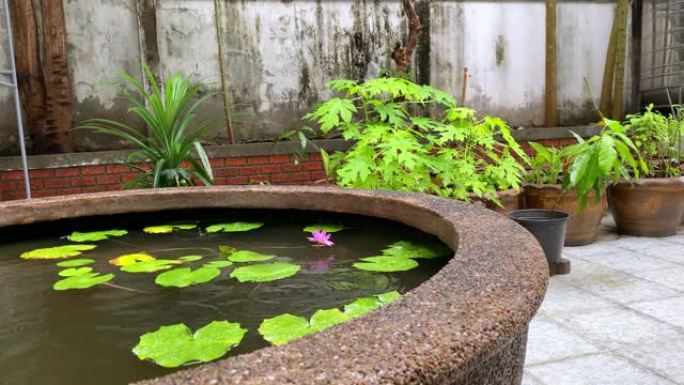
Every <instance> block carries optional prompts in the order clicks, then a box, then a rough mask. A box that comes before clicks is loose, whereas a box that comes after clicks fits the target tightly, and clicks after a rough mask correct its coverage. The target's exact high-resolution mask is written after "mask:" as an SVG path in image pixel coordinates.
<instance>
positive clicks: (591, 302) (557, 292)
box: [539, 276, 614, 316]
mask: <svg viewBox="0 0 684 385" xmlns="http://www.w3.org/2000/svg"><path fill="white" fill-rule="evenodd" d="M562 278H563V277H562V276H556V277H552V278H551V279H550V280H549V289H548V290H547V291H546V296H545V297H544V302H542V305H541V308H540V309H539V314H543V315H545V316H553V315H557V314H564V313H572V314H576V313H582V312H586V311H590V310H595V309H600V308H604V307H609V306H612V305H614V304H613V303H612V302H610V301H608V300H605V299H603V298H601V297H598V296H596V295H594V294H591V293H588V292H586V291H584V290H581V289H578V288H576V287H574V286H572V285H569V284H567V283H565V282H564V281H563V280H562Z"/></svg>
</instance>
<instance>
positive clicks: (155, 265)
mask: <svg viewBox="0 0 684 385" xmlns="http://www.w3.org/2000/svg"><path fill="white" fill-rule="evenodd" d="M180 263H182V262H181V261H177V260H175V259H155V260H153V261H145V262H138V263H134V264H131V265H125V266H122V267H121V271H125V272H127V273H154V272H155V271H160V270H168V269H170V268H172V267H173V266H174V265H178V264H180Z"/></svg>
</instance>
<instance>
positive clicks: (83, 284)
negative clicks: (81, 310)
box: [52, 273, 114, 291]
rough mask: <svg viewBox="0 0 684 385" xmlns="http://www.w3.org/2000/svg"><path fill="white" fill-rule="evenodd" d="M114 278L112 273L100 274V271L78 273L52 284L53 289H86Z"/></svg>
mask: <svg viewBox="0 0 684 385" xmlns="http://www.w3.org/2000/svg"><path fill="white" fill-rule="evenodd" d="M113 278H114V274H105V275H100V273H85V274H78V275H74V276H72V277H68V278H64V279H61V280H59V281H57V282H55V284H54V285H52V288H53V289H55V290H60V291H61V290H71V289H88V288H91V287H93V286H96V285H101V284H103V283H106V282H109V281H111V280H112V279H113Z"/></svg>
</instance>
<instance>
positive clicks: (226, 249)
mask: <svg viewBox="0 0 684 385" xmlns="http://www.w3.org/2000/svg"><path fill="white" fill-rule="evenodd" d="M218 251H219V255H221V256H222V257H227V256H229V255H231V254H233V253H234V252H236V251H237V249H236V248H234V247H231V246H228V245H219V247H218Z"/></svg>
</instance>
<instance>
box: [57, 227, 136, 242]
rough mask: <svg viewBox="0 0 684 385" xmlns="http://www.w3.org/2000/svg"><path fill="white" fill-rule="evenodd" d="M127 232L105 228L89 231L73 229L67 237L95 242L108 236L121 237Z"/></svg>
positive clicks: (76, 240) (74, 240) (77, 240)
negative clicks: (80, 231)
mask: <svg viewBox="0 0 684 385" xmlns="http://www.w3.org/2000/svg"><path fill="white" fill-rule="evenodd" d="M126 234H128V231H126V230H105V231H91V232H88V233H79V232H78V231H74V232H73V233H71V235H69V236H68V237H67V239H68V240H70V241H72V242H95V241H104V240H105V239H109V237H123V236H124V235H126Z"/></svg>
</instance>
